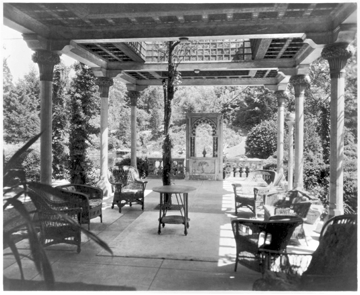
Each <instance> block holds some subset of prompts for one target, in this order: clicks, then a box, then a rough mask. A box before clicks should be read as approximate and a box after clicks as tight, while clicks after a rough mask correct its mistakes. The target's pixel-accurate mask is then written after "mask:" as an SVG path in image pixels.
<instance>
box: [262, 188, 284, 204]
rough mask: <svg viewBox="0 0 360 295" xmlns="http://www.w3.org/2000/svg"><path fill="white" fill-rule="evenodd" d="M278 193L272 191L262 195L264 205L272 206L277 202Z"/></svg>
mask: <svg viewBox="0 0 360 295" xmlns="http://www.w3.org/2000/svg"><path fill="white" fill-rule="evenodd" d="M279 200H280V198H279V192H278V191H276V192H275V191H273V192H268V193H265V194H264V205H269V206H274V205H275V203H276V202H277V201H279Z"/></svg>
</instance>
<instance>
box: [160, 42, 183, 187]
mask: <svg viewBox="0 0 360 295" xmlns="http://www.w3.org/2000/svg"><path fill="white" fill-rule="evenodd" d="M179 44H180V41H176V42H174V41H168V42H165V44H163V46H164V48H163V55H164V57H165V58H166V57H167V64H168V70H167V78H166V79H164V80H163V81H162V86H163V93H164V142H163V146H162V148H163V174H162V181H163V185H170V184H171V165H172V160H171V149H172V147H173V145H172V140H171V132H170V122H171V112H172V105H171V104H172V100H173V98H174V94H175V92H176V90H177V87H178V86H179V84H180V83H181V74H180V72H179V71H178V70H177V67H178V65H179V64H180V62H181V60H182V58H184V56H185V54H186V53H187V52H188V50H189V48H187V47H186V46H179V48H176V47H177V46H178V45H179ZM164 49H165V50H164Z"/></svg>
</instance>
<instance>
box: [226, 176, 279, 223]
mask: <svg viewBox="0 0 360 295" xmlns="http://www.w3.org/2000/svg"><path fill="white" fill-rule="evenodd" d="M258 173H259V174H258V175H262V176H263V177H262V178H260V179H261V180H262V181H260V182H256V181H255V182H254V181H251V182H246V181H243V182H240V183H233V184H232V186H233V190H234V201H235V214H236V215H237V214H238V208H241V207H247V208H248V209H250V210H251V211H252V212H253V213H254V215H255V217H256V214H257V212H256V211H257V207H258V205H260V204H262V203H263V196H262V195H263V194H265V193H268V192H270V191H273V192H278V191H279V190H280V187H279V185H280V182H281V180H282V178H283V175H282V174H281V175H279V174H277V173H276V172H275V171H270V170H269V171H267V170H259V171H258ZM254 177H256V174H254ZM254 179H255V178H254Z"/></svg>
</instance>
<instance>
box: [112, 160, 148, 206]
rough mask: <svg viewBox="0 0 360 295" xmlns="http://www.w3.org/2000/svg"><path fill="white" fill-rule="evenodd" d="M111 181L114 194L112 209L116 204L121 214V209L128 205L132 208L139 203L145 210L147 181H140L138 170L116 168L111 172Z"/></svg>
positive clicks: (128, 167) (125, 167)
mask: <svg viewBox="0 0 360 295" xmlns="http://www.w3.org/2000/svg"><path fill="white" fill-rule="evenodd" d="M109 181H110V183H111V185H112V190H113V192H114V198H113V202H112V206H111V208H112V209H113V208H114V205H115V204H116V205H118V207H119V212H120V213H121V208H122V207H124V206H125V205H126V204H129V205H130V206H132V204H133V203H137V204H140V205H141V209H142V210H144V203H145V201H144V192H145V188H146V184H147V181H146V180H142V179H140V177H139V172H138V170H137V168H135V167H132V166H127V165H122V166H115V167H114V168H113V170H112V171H111V175H110V180H109Z"/></svg>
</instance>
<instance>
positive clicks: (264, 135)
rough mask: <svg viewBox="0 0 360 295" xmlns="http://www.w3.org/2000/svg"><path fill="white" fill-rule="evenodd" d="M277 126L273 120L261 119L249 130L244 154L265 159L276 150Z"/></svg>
mask: <svg viewBox="0 0 360 295" xmlns="http://www.w3.org/2000/svg"><path fill="white" fill-rule="evenodd" d="M276 146H277V127H276V123H275V122H274V121H263V122H261V123H260V124H259V125H256V126H255V127H254V128H253V129H251V131H250V132H249V134H248V136H247V138H246V147H245V150H246V152H245V155H246V156H247V157H249V158H260V159H267V158H268V157H270V156H271V155H272V154H274V153H275V152H276Z"/></svg>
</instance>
